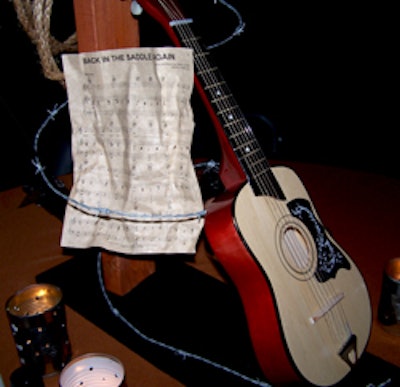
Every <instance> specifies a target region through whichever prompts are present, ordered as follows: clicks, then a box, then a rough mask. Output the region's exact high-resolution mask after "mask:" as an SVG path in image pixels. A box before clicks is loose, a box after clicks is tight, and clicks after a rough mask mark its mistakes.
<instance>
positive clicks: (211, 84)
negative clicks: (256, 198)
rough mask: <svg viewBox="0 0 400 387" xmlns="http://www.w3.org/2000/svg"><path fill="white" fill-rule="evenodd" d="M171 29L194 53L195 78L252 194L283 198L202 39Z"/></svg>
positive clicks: (180, 27) (182, 28)
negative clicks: (221, 128) (242, 171)
mask: <svg viewBox="0 0 400 387" xmlns="http://www.w3.org/2000/svg"><path fill="white" fill-rule="evenodd" d="M174 28H175V30H176V33H177V35H178V36H179V38H180V41H181V43H182V45H183V46H185V47H189V48H191V49H193V53H194V66H195V72H196V76H197V78H198V80H199V82H200V84H201V86H202V88H203V90H204V92H205V94H206V96H207V98H208V101H209V102H210V104H211V106H212V107H213V109H214V112H215V115H216V116H217V117H218V120H219V122H220V123H221V126H222V127H223V129H224V132H225V135H226V137H227V139H228V141H229V143H230V145H231V147H232V149H233V151H234V152H235V154H236V157H237V158H238V160H239V163H240V165H241V166H242V168H243V170H244V172H245V174H246V176H247V179H248V182H249V183H250V185H251V187H252V189H253V191H254V193H255V194H256V195H272V196H276V197H279V198H283V193H282V191H281V190H280V188H279V185H278V184H277V182H276V180H275V178H274V176H273V174H272V171H271V168H270V166H269V163H268V161H267V158H266V157H265V154H264V152H263V150H262V148H261V146H260V144H259V142H258V140H257V138H256V136H255V134H254V132H253V130H252V128H251V126H250V125H249V123H248V121H247V119H246V117H245V115H244V114H243V112H242V111H241V109H240V108H239V105H238V104H237V102H236V100H235V98H234V96H233V94H232V92H231V91H230V89H229V87H228V85H227V83H226V82H225V80H224V79H223V77H222V75H221V73H220V71H219V69H218V67H217V66H216V65H215V64H214V63H213V61H212V58H211V54H210V53H209V52H208V51H206V50H205V49H204V45H203V44H202V42H201V38H199V37H196V36H195V35H194V33H193V32H192V30H190V29H189V28H188V26H187V25H179V24H177V25H176V26H175V27H174Z"/></svg>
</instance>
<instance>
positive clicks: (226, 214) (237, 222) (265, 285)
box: [205, 167, 371, 386]
mask: <svg viewBox="0 0 400 387" xmlns="http://www.w3.org/2000/svg"><path fill="white" fill-rule="evenodd" d="M272 169H273V172H274V175H275V177H276V179H277V181H278V182H279V183H280V185H281V186H282V187H285V188H284V194H285V197H286V199H285V200H284V201H280V200H277V199H275V198H271V197H265V196H255V195H254V194H253V191H252V189H251V188H250V186H249V185H248V184H246V185H244V186H243V187H242V188H241V190H240V191H239V193H238V194H237V195H232V196H228V195H226V194H225V195H223V196H221V197H220V198H217V199H215V200H214V201H212V202H210V203H209V204H208V208H207V209H208V216H207V217H206V223H205V233H206V236H207V240H208V242H209V243H210V246H211V248H212V250H213V252H214V254H215V255H216V257H217V260H218V262H220V263H221V265H222V266H223V268H224V270H225V271H226V272H227V274H228V275H229V277H230V278H231V279H232V281H233V283H234V284H235V286H236V287H237V289H238V292H239V294H240V297H241V300H242V303H243V307H244V310H245V314H246V317H247V321H248V326H249V332H250V336H251V339H252V343H253V346H254V350H255V352H256V356H257V359H258V361H259V363H260V366H261V368H262V370H263V372H264V374H265V375H266V377H267V378H268V379H269V380H270V381H272V382H273V383H278V384H284V383H288V382H292V381H294V380H296V379H305V380H307V381H308V382H309V383H311V384H314V385H317V386H329V385H332V384H335V383H337V382H339V381H340V380H341V379H342V378H344V377H345V376H346V375H347V374H348V373H349V372H350V370H351V367H352V366H353V365H354V364H355V363H356V361H357V359H358V357H359V356H360V355H361V354H362V353H363V351H364V349H365V347H366V344H367V342H368V339H369V334H370V327H371V326H370V324H371V308H370V301H369V297H368V293H367V290H366V286H365V283H364V280H363V278H362V276H361V274H360V272H359V271H358V269H357V268H356V266H355V265H354V264H353V262H352V261H351V260H350V258H349V257H348V256H347V255H345V253H344V252H343V251H342V250H340V248H339V247H338V246H337V245H336V244H335V242H334V240H333V239H332V238H331V236H330V235H329V234H328V233H327V231H326V230H324V229H323V227H322V225H321V223H320V220H319V218H318V217H317V215H316V212H315V209H314V208H313V206H312V204H311V201H310V198H309V196H308V194H307V192H306V190H305V188H304V186H303V184H302V182H301V181H300V179H299V178H298V177H297V175H296V174H295V173H294V172H293V171H292V170H291V169H289V168H285V167H275V168H272ZM297 200H300V207H301V206H303V205H304V204H305V203H307V204H309V207H304V208H303V210H304V212H305V213H306V214H307V218H306V219H307V220H306V222H304V221H302V220H300V219H299V217H298V216H295V215H293V213H291V211H290V210H289V207H288V203H293V202H294V203H295V202H296V201H297ZM310 209H311V212H312V214H313V215H312V216H311V217H310V211H309V210H310ZM293 212H294V213H295V214H297V212H299V211H295V210H293ZM307 223H310V224H311V226H308V225H307ZM315 225H318V227H315ZM316 229H317V232H316ZM318 233H319V234H318ZM318 245H319V246H318ZM335 249H337V251H336V253H333V257H335V256H336V258H337V260H339V261H340V260H341V259H344V263H341V262H333V261H334V259H333V258H332V254H331V257H327V258H328V261H329V262H325V261H324V257H321V255H325V253H326V251H329V252H330V253H332V251H333V250H335ZM343 264H345V266H346V267H340V265H343ZM322 265H324V266H323V268H322V269H324V270H325V269H326V271H327V272H328V275H327V276H325V272H324V274H320V277H321V278H322V279H323V281H318V280H317V278H316V273H317V272H318V270H321V267H322ZM329 272H330V274H329ZM321 278H320V280H321ZM361 316H362V317H361Z"/></svg>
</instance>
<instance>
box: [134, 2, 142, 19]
mask: <svg viewBox="0 0 400 387" xmlns="http://www.w3.org/2000/svg"><path fill="white" fill-rule="evenodd" d="M142 12H143V8H142V6H141V5H140V4H139V3H138V2H137V1H136V0H133V1H132V3H131V13H132V15H133V16H139V15H141V14H142Z"/></svg>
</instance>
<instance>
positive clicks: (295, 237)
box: [280, 222, 317, 280]
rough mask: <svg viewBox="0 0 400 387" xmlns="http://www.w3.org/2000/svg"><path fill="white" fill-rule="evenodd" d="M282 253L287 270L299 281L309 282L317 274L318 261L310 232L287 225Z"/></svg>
mask: <svg viewBox="0 0 400 387" xmlns="http://www.w3.org/2000/svg"><path fill="white" fill-rule="evenodd" d="M280 252H281V257H282V260H283V263H284V266H285V267H286V269H287V270H288V271H289V272H290V273H291V274H292V275H293V276H294V277H296V278H297V279H300V280H307V279H309V278H310V277H311V276H312V275H313V274H314V272H315V269H316V264H317V261H316V259H315V257H316V254H315V248H314V245H313V244H312V243H311V239H310V235H309V232H308V231H307V230H306V229H304V228H303V227H301V225H299V224H297V222H294V223H291V224H286V225H285V227H284V228H283V229H282V232H281V238H280Z"/></svg>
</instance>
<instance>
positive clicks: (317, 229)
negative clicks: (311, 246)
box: [288, 199, 350, 282]
mask: <svg viewBox="0 0 400 387" xmlns="http://www.w3.org/2000/svg"><path fill="white" fill-rule="evenodd" d="M288 208H289V210H290V213H291V214H292V215H293V216H294V217H296V218H297V219H299V220H300V221H302V222H303V224H304V225H305V226H306V227H307V228H308V230H309V231H310V233H311V235H312V237H313V238H314V241H315V246H316V249H317V256H318V264H317V270H316V272H315V277H316V279H317V280H318V281H319V282H326V281H328V280H329V279H330V278H334V277H335V276H336V273H337V272H338V270H339V269H340V268H344V269H350V263H349V261H348V260H347V259H346V258H345V256H344V255H343V254H342V253H341V252H340V250H339V249H338V248H337V246H335V245H334V244H333V243H332V242H331V240H330V239H329V238H328V237H327V235H326V231H325V228H324V226H323V225H322V224H321V223H320V222H319V221H318V220H317V218H316V216H315V215H314V213H313V211H312V209H311V206H310V203H309V202H308V201H307V200H305V199H294V200H292V201H290V202H289V203H288Z"/></svg>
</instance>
